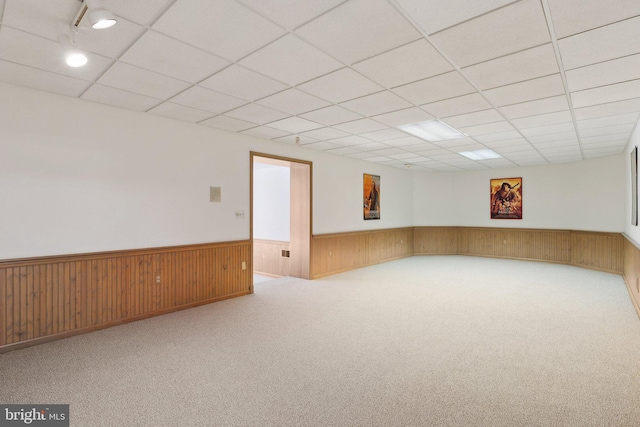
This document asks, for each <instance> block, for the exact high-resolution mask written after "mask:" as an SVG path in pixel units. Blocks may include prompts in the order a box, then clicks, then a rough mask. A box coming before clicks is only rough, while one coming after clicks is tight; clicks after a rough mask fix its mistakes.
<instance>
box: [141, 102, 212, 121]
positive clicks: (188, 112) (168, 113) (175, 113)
mask: <svg viewBox="0 0 640 427" xmlns="http://www.w3.org/2000/svg"><path fill="white" fill-rule="evenodd" d="M148 113H151V114H155V115H157V116H163V117H168V118H170V119H176V120H181V121H185V122H193V123H196V122H199V121H201V120H204V119H206V118H208V117H211V113H210V112H207V111H202V110H197V109H195V108H189V107H185V106H183V105H178V104H173V103H171V102H163V103H162V104H160V105H158V106H157V107H154V108H152V109H150V110H149V111H148Z"/></svg>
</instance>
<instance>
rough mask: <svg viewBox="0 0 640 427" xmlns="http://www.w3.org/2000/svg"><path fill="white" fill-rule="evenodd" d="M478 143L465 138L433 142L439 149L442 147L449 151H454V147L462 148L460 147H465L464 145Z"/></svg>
mask: <svg viewBox="0 0 640 427" xmlns="http://www.w3.org/2000/svg"><path fill="white" fill-rule="evenodd" d="M477 143H478V142H477V141H476V140H474V139H473V138H470V137H464V138H456V139H449V140H446V141H434V142H432V144H433V145H436V146H438V147H442V148H447V149H452V148H454V147H460V146H464V145H475V144H477Z"/></svg>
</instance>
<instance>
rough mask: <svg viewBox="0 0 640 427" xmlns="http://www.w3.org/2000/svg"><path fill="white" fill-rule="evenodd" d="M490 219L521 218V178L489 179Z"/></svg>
mask: <svg viewBox="0 0 640 427" xmlns="http://www.w3.org/2000/svg"><path fill="white" fill-rule="evenodd" d="M491 219H522V178H499V179H492V180H491Z"/></svg>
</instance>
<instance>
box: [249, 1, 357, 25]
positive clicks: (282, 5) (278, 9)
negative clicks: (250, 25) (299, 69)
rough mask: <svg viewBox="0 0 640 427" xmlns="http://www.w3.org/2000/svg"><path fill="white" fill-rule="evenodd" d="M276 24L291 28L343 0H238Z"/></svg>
mask: <svg viewBox="0 0 640 427" xmlns="http://www.w3.org/2000/svg"><path fill="white" fill-rule="evenodd" d="M239 1H240V2H241V3H244V4H245V5H247V6H248V7H250V8H251V9H253V10H255V11H256V12H258V13H260V14H262V15H264V16H266V17H267V18H269V19H270V20H272V21H273V22H275V23H277V24H278V25H280V26H282V27H284V28H286V29H287V30H293V29H294V28H296V27H298V26H300V25H302V24H304V23H306V22H308V21H310V20H311V19H313V18H315V17H316V16H318V15H321V14H322V13H324V12H326V11H327V10H329V9H331V8H332V7H335V6H337V5H339V4H340V3H342V2H343V1H344V0H314V1H310V2H300V1H299V0H239Z"/></svg>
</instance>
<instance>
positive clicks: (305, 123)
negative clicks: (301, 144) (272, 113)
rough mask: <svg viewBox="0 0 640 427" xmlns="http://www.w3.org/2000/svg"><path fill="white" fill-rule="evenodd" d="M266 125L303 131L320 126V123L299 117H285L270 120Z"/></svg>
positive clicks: (288, 130)
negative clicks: (273, 120)
mask: <svg viewBox="0 0 640 427" xmlns="http://www.w3.org/2000/svg"><path fill="white" fill-rule="evenodd" d="M268 126H269V127H272V128H276V129H280V130H283V131H286V132H290V133H297V132H304V131H308V130H312V129H318V128H321V127H322V125H321V124H318V123H316V122H312V121H310V120H306V119H302V118H300V117H287V118H286V119H282V120H278V121H275V122H271V123H269V125H268Z"/></svg>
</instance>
